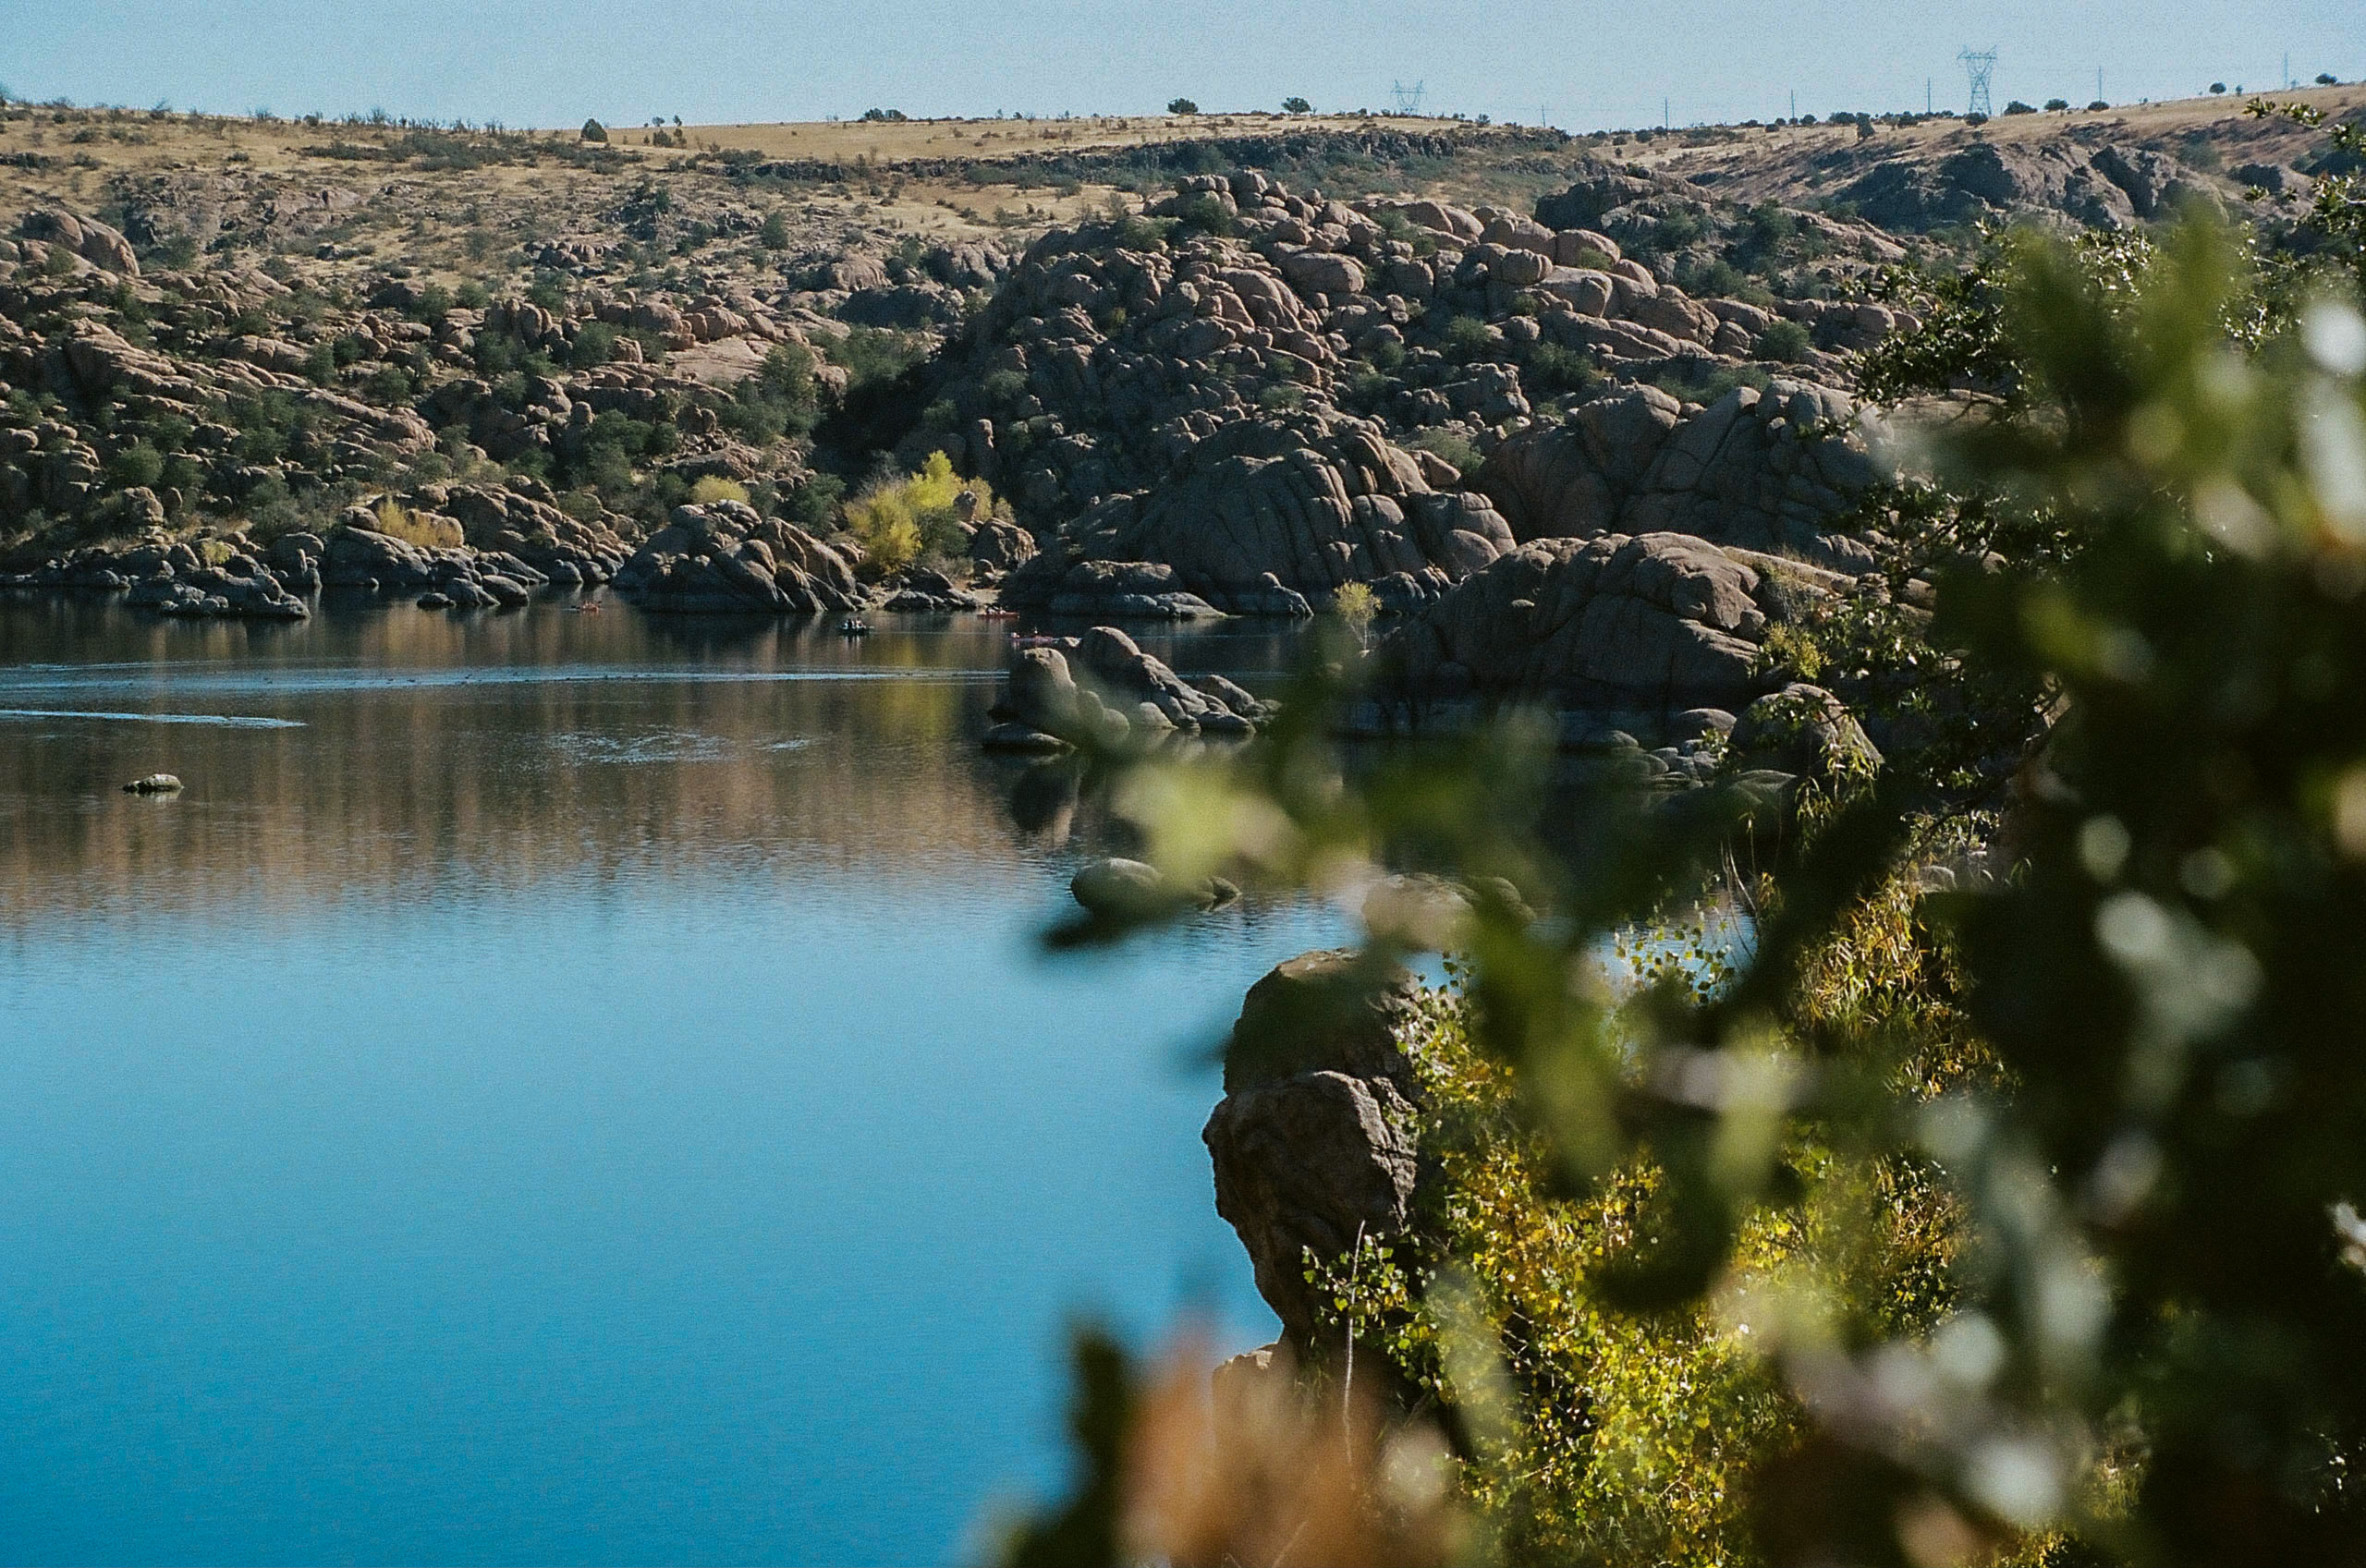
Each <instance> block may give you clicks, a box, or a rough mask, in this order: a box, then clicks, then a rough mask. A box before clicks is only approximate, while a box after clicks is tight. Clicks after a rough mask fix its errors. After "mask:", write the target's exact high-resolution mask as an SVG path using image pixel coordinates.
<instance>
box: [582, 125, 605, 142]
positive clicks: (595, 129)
mask: <svg viewBox="0 0 2366 1568" xmlns="http://www.w3.org/2000/svg"><path fill="white" fill-rule="evenodd" d="M583 140H586V141H605V140H608V128H607V127H606V126H604V125H602V124H601V123H600V122H599V121H597V120H586V121H584V122H583Z"/></svg>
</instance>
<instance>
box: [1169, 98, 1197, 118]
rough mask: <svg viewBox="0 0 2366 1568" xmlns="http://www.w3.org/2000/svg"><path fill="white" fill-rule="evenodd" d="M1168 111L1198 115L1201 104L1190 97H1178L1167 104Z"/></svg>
mask: <svg viewBox="0 0 2366 1568" xmlns="http://www.w3.org/2000/svg"><path fill="white" fill-rule="evenodd" d="M1166 112H1167V113H1168V114H1170V115H1196V114H1198V113H1199V112H1200V106H1199V105H1198V104H1197V103H1192V102H1191V101H1190V100H1189V98H1177V99H1175V100H1174V101H1172V102H1171V103H1168V104H1167V105H1166Z"/></svg>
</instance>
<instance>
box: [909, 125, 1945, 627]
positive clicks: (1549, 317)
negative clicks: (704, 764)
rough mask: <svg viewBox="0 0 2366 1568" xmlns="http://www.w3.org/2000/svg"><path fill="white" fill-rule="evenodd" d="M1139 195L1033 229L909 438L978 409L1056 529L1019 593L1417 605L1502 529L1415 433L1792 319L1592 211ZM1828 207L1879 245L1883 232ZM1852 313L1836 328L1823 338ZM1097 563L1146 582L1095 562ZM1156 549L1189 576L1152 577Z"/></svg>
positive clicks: (1684, 355) (1656, 191) (1041, 514)
mask: <svg viewBox="0 0 2366 1568" xmlns="http://www.w3.org/2000/svg"><path fill="white" fill-rule="evenodd" d="M1605 177H1612V176H1605ZM1616 177H1617V178H1624V177H1625V176H1616ZM1644 188H1645V190H1646V192H1647V193H1648V194H1650V195H1652V196H1653V198H1654V199H1655V200H1656V199H1659V198H1661V197H1664V196H1665V191H1664V190H1663V188H1662V187H1661V185H1658V184H1653V183H1651V182H1645V186H1644ZM1693 205H1695V206H1697V205H1698V203H1697V202H1696V203H1693ZM1588 210H1589V212H1590V213H1594V214H1595V215H1597V216H1600V215H1602V214H1603V213H1604V211H1605V210H1604V209H1603V208H1601V206H1600V204H1599V203H1593V204H1590V205H1589V208H1588ZM1616 211H1617V212H1618V213H1627V211H1628V210H1627V209H1624V208H1620V209H1616ZM1145 216H1146V218H1147V219H1148V220H1149V222H1150V223H1151V224H1153V225H1165V228H1164V229H1157V230H1153V229H1146V228H1145V226H1144V225H1142V224H1140V223H1128V224H1126V225H1087V226H1085V227H1082V228H1079V229H1077V230H1073V231H1064V232H1055V234H1053V235H1051V236H1049V237H1046V238H1045V239H1044V240H1043V241H1042V242H1041V243H1039V244H1037V245H1036V246H1034V247H1032V248H1031V249H1030V250H1029V251H1028V253H1027V254H1026V256H1025V257H1024V258H1022V259H1021V260H1020V261H1019V262H1018V264H1017V265H1016V266H1015V267H1014V268H1013V269H1012V271H1011V273H1010V276H1009V278H1008V280H1007V282H1006V284H1005V285H1004V286H1003V287H1002V289H1001V290H1000V291H999V292H998V293H997V295H996V296H995V298H994V301H993V303H992V304H991V305H990V306H989V307H988V308H987V310H985V311H984V312H983V313H982V315H981V316H980V317H979V318H978V320H977V321H976V322H975V323H974V325H973V326H972V328H971V329H970V332H969V334H967V335H966V336H965V338H964V339H963V340H962V341H961V343H960V344H959V345H957V347H956V349H955V350H954V351H953V352H952V353H951V354H950V355H949V356H948V358H947V359H945V361H944V362H942V363H941V364H940V365H939V366H937V367H936V368H935V370H934V371H933V374H932V377H931V383H930V387H929V390H928V393H927V394H926V395H927V396H929V397H930V398H932V399H933V400H934V401H933V402H932V403H931V405H930V407H932V408H933V409H935V410H937V411H938V417H937V418H935V419H932V420H931V421H930V422H929V426H928V428H927V429H925V430H923V431H921V432H916V433H915V434H914V435H913V436H911V437H910V438H909V441H908V442H907V444H906V450H905V452H904V456H906V457H907V458H908V459H909V460H910V461H912V462H914V463H917V462H918V461H919V460H920V459H921V457H924V456H926V451H925V448H926V447H927V446H928V445H929V444H932V443H941V442H942V441H943V440H944V438H945V432H948V431H950V432H959V437H960V440H961V443H962V444H963V446H964V451H963V452H962V453H961V454H960V455H959V456H960V457H961V460H962V461H963V463H964V465H965V467H966V468H967V469H970V470H974V471H977V472H980V473H983V474H985V475H987V476H988V477H989V478H991V479H992V480H994V484H995V485H996V487H997V489H998V490H999V491H1001V492H1003V493H1005V494H1006V495H1008V496H1009V497H1010V498H1011V499H1012V500H1013V501H1014V503H1015V504H1017V506H1018V510H1019V515H1020V516H1021V517H1023V518H1024V519H1025V520H1026V521H1027V523H1028V524H1029V525H1030V526H1031V528H1032V529H1033V531H1034V533H1035V535H1036V537H1037V538H1038V539H1039V540H1041V541H1043V545H1044V550H1043V556H1042V557H1041V558H1039V559H1038V560H1037V561H1036V562H1034V563H1033V564H1031V566H1030V567H1028V568H1027V569H1026V570H1025V571H1023V572H1021V573H1019V574H1017V575H1016V577H1015V580H1014V582H1013V583H1012V585H1011V586H1010V588H1009V589H1008V590H1006V597H1007V598H1008V599H1009V601H1010V602H1013V603H1016V604H1019V605H1021V606H1022V607H1028V608H1036V609H1043V610H1049V609H1050V608H1051V605H1052V603H1053V601H1054V600H1055V599H1056V598H1061V597H1065V598H1066V599H1067V601H1068V602H1069V604H1070V606H1071V607H1072V608H1071V610H1070V612H1069V613H1076V614H1109V615H1115V614H1173V613H1175V611H1176V607H1177V602H1175V601H1173V600H1171V599H1168V598H1167V597H1166V596H1167V595H1169V594H1172V593H1188V594H1190V595H1193V596H1195V597H1196V598H1198V599H1200V600H1202V601H1205V602H1207V603H1209V604H1212V605H1213V606H1214V607H1215V608H1217V609H1219V610H1222V611H1226V612H1227V613H1231V614H1287V613H1292V611H1294V609H1295V608H1296V606H1295V604H1294V603H1293V602H1292V601H1291V600H1289V599H1287V598H1286V597H1285V596H1284V595H1283V594H1281V593H1276V592H1275V591H1274V590H1277V589H1278V590H1287V594H1290V595H1295V596H1296V598H1297V599H1298V600H1301V601H1304V602H1306V603H1307V604H1309V605H1320V604H1321V603H1322V602H1323V601H1324V600H1325V599H1327V597H1328V596H1329V594H1330V593H1331V592H1333V591H1334V590H1335V589H1337V588H1338V587H1339V586H1341V585H1342V584H1344V583H1347V582H1363V583H1368V584H1371V585H1372V587H1373V588H1374V590H1375V591H1376V592H1377V593H1378V594H1379V596H1380V599H1381V602H1382V605H1383V607H1384V609H1385V610H1389V611H1397V610H1403V609H1406V608H1409V607H1410V606H1412V605H1414V604H1417V603H1420V602H1425V601H1426V600H1428V599H1430V598H1433V597H1434V596H1435V595H1436V594H1437V593H1438V592H1440V591H1442V590H1444V589H1445V587H1446V586H1449V585H1451V584H1452V583H1453V582H1455V581H1457V580H1459V579H1460V578H1461V577H1465V576H1467V575H1468V574H1469V573H1470V572H1471V571H1473V570H1475V569H1477V568H1478V567H1480V566H1482V565H1485V564H1486V562H1487V561H1489V560H1492V559H1493V558H1494V556H1495V555H1496V554H1499V553H1501V552H1502V550H1503V549H1504V548H1505V546H1506V543H1507V542H1508V541H1509V535H1508V534H1507V533H1506V529H1505V527H1504V525H1503V523H1502V520H1501V519H1500V518H1498V517H1496V516H1495V515H1494V502H1492V501H1491V500H1490V498H1489V497H1488V496H1487V495H1482V494H1480V493H1478V492H1473V491H1471V490H1470V489H1468V488H1467V487H1466V486H1465V485H1464V484H1463V480H1462V476H1461V474H1460V473H1459V472H1458V471H1457V468H1455V467H1454V466H1453V465H1452V464H1449V463H1446V462H1445V461H1443V460H1441V459H1438V458H1436V457H1434V456H1428V455H1426V454H1424V455H1418V456H1417V455H1416V454H1415V453H1414V452H1413V451H1412V450H1410V448H1409V444H1408V443H1409V440H1410V439H1411V438H1412V436H1413V434H1414V432H1419V431H1421V430H1424V429H1429V428H1433V427H1437V426H1446V427H1449V428H1450V429H1452V430H1453V431H1455V432H1457V438H1458V439H1460V440H1463V441H1466V442H1469V443H1470V444H1474V445H1475V446H1477V447H1478V449H1480V450H1482V451H1487V450H1489V449H1491V448H1492V446H1493V444H1494V439H1495V437H1496V435H1497V434H1498V433H1500V432H1501V431H1502V429H1503V427H1506V426H1509V427H1512V428H1515V429H1516V428H1517V427H1518V425H1520V424H1521V423H1523V422H1525V421H1528V420H1530V419H1534V418H1537V417H1539V416H1540V415H1542V416H1543V417H1544V418H1546V419H1552V418H1554V417H1555V415H1556V414H1557V412H1558V411H1559V407H1560V406H1561V405H1563V404H1565V403H1567V402H1568V401H1570V400H1571V398H1572V397H1573V395H1574V392H1573V388H1574V387H1575V385H1577V384H1579V383H1589V384H1590V383H1592V382H1598V381H1599V380H1600V377H1601V374H1602V371H1604V370H1607V371H1609V372H1610V373H1612V374H1613V375H1617V376H1628V375H1642V374H1647V373H1659V372H1660V371H1665V370H1666V369H1667V368H1668V367H1671V366H1683V367H1687V369H1686V370H1685V371H1684V372H1683V373H1684V374H1685V375H1686V376H1688V377H1690V376H1704V375H1707V374H1709V373H1712V372H1713V371H1715V369H1716V368H1717V367H1720V366H1726V365H1735V366H1738V365H1740V364H1741V363H1743V362H1744V361H1745V360H1748V359H1750V357H1751V356H1752V355H1754V354H1755V353H1756V352H1757V345H1758V343H1759V340H1760V339H1761V338H1762V336H1764V335H1765V334H1766V333H1767V331H1768V329H1769V328H1770V327H1771V326H1772V325H1773V324H1774V322H1775V321H1776V320H1777V317H1776V315H1775V314H1774V312H1772V311H1769V310H1761V309H1760V308H1759V307H1757V306H1754V305H1750V304H1747V303H1744V302H1743V301H1740V300H1726V299H1699V298H1691V297H1689V295H1688V294H1687V293H1686V292H1685V291H1684V290H1683V289H1681V288H1679V287H1677V285H1676V284H1675V282H1674V281H1673V279H1672V276H1670V275H1663V274H1662V273H1658V272H1655V271H1654V270H1653V268H1651V267H1646V266H1644V265H1642V264H1640V262H1638V261H1634V260H1633V259H1631V258H1630V257H1629V256H1628V255H1626V254H1625V253H1624V252H1623V249H1622V246H1621V244H1620V242H1619V241H1618V240H1617V239H1616V238H1615V237H1612V236H1611V235H1609V234H1605V233H1604V232H1602V231H1601V230H1600V229H1597V228H1593V227H1579V226H1564V227H1555V226H1554V225H1551V224H1547V223H1540V222H1538V221H1536V220H1535V219H1531V218H1530V217H1528V216H1526V215H1525V214H1522V213H1513V212H1506V211H1504V210H1501V209H1497V208H1493V207H1482V208H1478V209H1475V210H1470V211H1466V210H1464V209H1461V208H1458V207H1455V206H1453V205H1451V204H1449V203H1445V202H1441V201H1427V200H1425V201H1410V202H1388V201H1360V202H1356V203H1354V204H1348V203H1343V202H1339V201H1325V200H1323V199H1322V198H1320V197H1319V196H1316V195H1314V194H1312V193H1311V192H1310V193H1301V192H1297V191H1293V190H1291V189H1289V188H1287V187H1285V186H1283V185H1282V184H1280V183H1279V182H1277V181H1275V180H1274V179H1272V178H1270V177H1269V176H1265V175H1263V174H1262V173H1259V172H1257V171H1255V170H1241V171H1239V172H1238V173H1235V174H1232V175H1229V176H1217V175H1203V176H1189V177H1187V178H1184V179H1182V180H1180V181H1178V182H1177V190H1176V193H1175V194H1174V195H1173V196H1172V197H1170V198H1168V199H1166V200H1165V201H1159V202H1156V203H1153V205H1152V206H1151V207H1150V208H1149V209H1148V211H1147V213H1146V214H1145ZM1603 221H1605V222H1607V221H1609V218H1608V217H1604V219H1603ZM1621 221H1624V218H1623V217H1622V219H1621ZM1802 221H1804V220H1802ZM1820 221H1821V220H1820ZM1830 226H1831V227H1832V229H1833V230H1834V232H1835V233H1843V234H1845V235H1846V236H1847V237H1848V243H1849V244H1850V245H1851V246H1853V247H1854V248H1855V249H1858V250H1860V251H1865V250H1866V248H1868V247H1871V246H1872V245H1873V244H1874V243H1875V242H1876V240H1877V239H1878V237H1877V236H1875V235H1873V234H1872V231H1871V230H1861V232H1860V229H1861V225H1860V226H1859V227H1850V226H1849V225H1838V224H1832V225H1830ZM1645 232H1646V234H1649V233H1650V232H1652V228H1651V225H1650V224H1648V223H1646V224H1645ZM1880 243H1882V244H1883V245H1886V242H1885V241H1882V242H1880ZM1867 254H1868V255H1870V254H1871V252H1870V251H1867ZM1885 254H1886V255H1887V257H1888V259H1892V260H1894V259H1896V256H1897V255H1898V254H1902V252H1898V251H1897V250H1896V247H1894V246H1888V247H1887V250H1886V252H1885ZM1865 264H1866V265H1868V266H1870V265H1871V264H1872V262H1871V261H1870V260H1868V261H1866V263H1865ZM1885 319H1887V320H1889V321H1891V322H1895V320H1896V318H1895V316H1894V315H1885ZM1821 320H1822V318H1821V317H1820V316H1819V318H1818V321H1819V322H1821ZM1843 330H1844V328H1843V327H1842V326H1841V325H1838V324H1835V327H1834V328H1833V330H1832V331H1831V332H1824V331H1823V329H1822V327H1821V326H1820V325H1819V326H1818V328H1817V332H1818V334H1819V335H1818V337H1817V341H1819V342H1823V341H1826V340H1827V339H1828V340H1830V341H1831V342H1833V343H1834V344H1835V345H1836V344H1838V343H1839V342H1840V337H1839V335H1838V334H1840V333H1842V332H1843ZM1859 330H1860V329H1859V327H1858V324H1857V322H1856V319H1855V318H1854V317H1853V316H1851V317H1850V318H1849V320H1848V322H1847V323H1846V327H1845V331H1846V332H1848V333H1851V334H1855V333H1858V332H1859ZM1864 330H1865V331H1867V332H1870V331H1871V330H1872V329H1871V328H1867V329H1864ZM1794 335H1796V334H1794ZM1859 340H1860V339H1859V338H1854V337H1852V338H1850V339H1849V341H1859ZM1579 353H1581V354H1582V355H1583V356H1584V358H1583V359H1579V358H1578V357H1577V356H1578V354H1579ZM1807 359H1809V360H1810V361H1811V362H1812V364H1811V368H1812V370H1813V371H1814V373H1817V374H1823V373H1824V371H1826V370H1827V369H1830V370H1831V371H1832V373H1833V374H1835V375H1837V374H1841V373H1843V371H1842V370H1841V361H1839V360H1838V359H1834V358H1833V357H1832V356H1830V355H1828V354H1825V353H1823V352H1821V351H1816V350H1810V351H1808V353H1807ZM1573 366H1575V367H1580V368H1579V369H1578V370H1574V371H1573V368H1572V367H1573ZM1800 373H1801V374H1806V373H1808V372H1807V371H1801V372H1800ZM948 415H949V418H948V417H946V416H948ZM1636 477H1638V478H1640V475H1638V476H1636ZM1791 499H1794V498H1792V497H1789V496H1787V495H1782V494H1778V495H1776V496H1775V497H1774V504H1776V505H1777V506H1779V505H1780V504H1783V503H1784V502H1786V501H1787V500H1791ZM1722 502H1723V497H1722V495H1721V494H1717V493H1714V492H1712V493H1711V494H1710V495H1709V496H1708V498H1707V499H1706V500H1704V503H1703V504H1704V506H1706V505H1715V504H1722ZM1650 526H1653V527H1659V526H1682V525H1678V524H1674V523H1668V524H1660V523H1654V524H1652V525H1650ZM1084 564H1108V565H1114V566H1118V567H1122V568H1125V570H1126V571H1127V572H1128V574H1131V575H1132V576H1133V578H1134V580H1131V581H1128V582H1126V583H1125V584H1124V585H1123V586H1121V587H1115V588H1112V587H1108V586H1106V585H1103V584H1097V583H1096V582H1095V581H1094V580H1093V579H1092V577H1091V576H1090V575H1078V574H1077V573H1076V568H1077V567H1078V566H1079V565H1084ZM1156 567H1171V568H1172V569H1173V570H1174V572H1175V574H1176V580H1175V581H1174V583H1173V584H1172V585H1171V586H1167V585H1160V586H1158V587H1155V588H1153V587H1149V586H1146V585H1145V584H1144V582H1143V581H1142V580H1141V579H1140V574H1139V571H1138V570H1137V568H1156ZM1120 595H1122V596H1127V597H1128V600H1129V603H1128V605H1127V606H1122V607H1121V606H1120V605H1119V604H1118V603H1117V602H1116V599H1117V596H1120ZM1096 597H1097V598H1098V599H1099V600H1100V601H1101V603H1100V605H1099V606H1098V607H1095V606H1094V605H1092V601H1093V600H1094V599H1095V598H1096ZM1145 601H1163V602H1162V603H1159V604H1154V605H1153V604H1146V603H1145ZM1185 608H1187V609H1188V606H1185Z"/></svg>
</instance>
